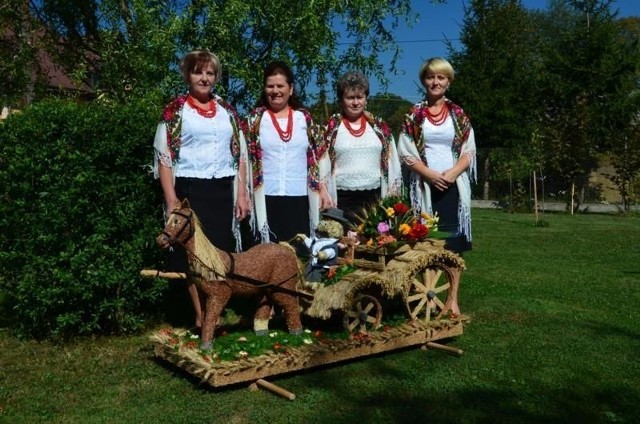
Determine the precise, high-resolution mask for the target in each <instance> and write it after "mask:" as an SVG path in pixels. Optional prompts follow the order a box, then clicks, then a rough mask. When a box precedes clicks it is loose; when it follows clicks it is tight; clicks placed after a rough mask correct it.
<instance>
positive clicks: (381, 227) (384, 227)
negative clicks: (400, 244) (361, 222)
mask: <svg viewBox="0 0 640 424" xmlns="http://www.w3.org/2000/svg"><path fill="white" fill-rule="evenodd" d="M388 232H389V224H387V223H386V222H384V221H383V222H381V223H379V224H378V233H380V234H386V233H388Z"/></svg>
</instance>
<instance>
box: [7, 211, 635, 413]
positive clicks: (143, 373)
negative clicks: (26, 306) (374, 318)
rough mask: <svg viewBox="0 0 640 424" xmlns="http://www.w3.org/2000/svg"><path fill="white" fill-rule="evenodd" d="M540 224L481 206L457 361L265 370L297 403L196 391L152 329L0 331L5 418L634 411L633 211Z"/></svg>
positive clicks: (427, 355)
mask: <svg viewBox="0 0 640 424" xmlns="http://www.w3.org/2000/svg"><path fill="white" fill-rule="evenodd" d="M543 219H544V220H545V221H546V222H548V223H549V226H547V227H536V226H535V225H534V224H535V222H534V218H533V216H531V215H512V214H506V213H504V212H499V211H487V210H474V250H473V251H471V252H469V253H468V254H467V255H466V256H465V259H466V262H467V267H468V270H467V272H466V273H465V274H464V276H463V281H462V286H461V290H460V306H461V308H462V312H464V313H466V314H468V315H470V316H471V319H472V320H471V322H470V323H469V324H468V325H467V326H466V327H465V333H464V334H463V335H462V336H460V337H458V338H456V339H455V340H452V341H451V342H450V343H451V344H452V345H454V346H456V347H458V348H460V349H463V350H464V352H465V353H464V354H463V355H462V356H461V357H454V356H450V355H447V354H445V353H442V352H438V351H427V352H425V351H422V350H420V349H417V348H409V349H403V350H400V351H397V352H393V353H388V354H384V355H379V356H375V357H372V358H366V359H362V360H356V361H351V362H349V363H346V364H338V365H333V366H328V367H325V368H321V369H316V370H311V371H308V372H302V373H294V374H292V375H284V376H279V377H273V378H271V379H270V381H273V382H275V383H277V384H279V385H281V386H282V387H284V388H286V389H287V390H289V391H292V392H294V393H295V394H296V395H297V398H296V400H295V401H293V402H290V401H286V400H283V399H281V398H278V397H276V396H274V395H273V394H270V393H266V392H264V391H259V392H251V391H249V390H247V388H246V385H242V384H240V385H236V386H232V387H227V388H222V389H215V390H214V389H211V388H209V387H207V386H203V385H201V384H199V382H198V381H197V380H195V379H193V378H190V377H189V376H188V375H186V374H184V373H182V372H180V371H179V370H177V369H176V368H174V367H173V366H170V365H167V364H165V363H162V362H158V361H156V360H155V359H154V358H153V356H152V351H151V347H150V344H149V342H148V338H147V335H140V336H134V337H104V338H97V339H84V340H79V341H76V342H73V343H70V344H66V345H52V344H50V343H48V342H42V343H38V342H34V341H20V340H16V339H14V338H12V337H10V336H9V335H7V334H6V332H0V422H7V423H9V422H11V423H13V422H16V423H18V422H20V423H22V422H25V423H32V422H47V423H48V422H56V423H76V422H77V423H79V422H82V423H103V422H104V423H116V422H118V423H120V422H122V423H129V422H131V423H134V422H154V421H155V422H161V423H174V422H175V423H191V422H204V423H254V422H264V423H267V422H272V423H287V422H288V423H331V424H336V423H351V424H352V423H378V422H380V423H417V422H426V423H480V422H482V423H566V422H570V423H572V422H575V423H608V422H623V423H632V422H637V417H638V414H639V413H640V406H638V405H640V387H638V381H640V362H639V361H638V358H637V355H638V352H640V325H639V324H640V308H638V304H640V291H639V285H640V248H639V247H638V241H639V240H640V217H639V216H631V217H619V216H609V215H576V216H569V215H554V214H547V215H544V217H543ZM9 322H10V321H9Z"/></svg>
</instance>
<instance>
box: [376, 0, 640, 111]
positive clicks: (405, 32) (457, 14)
mask: <svg viewBox="0 0 640 424" xmlns="http://www.w3.org/2000/svg"><path fill="white" fill-rule="evenodd" d="M465 4H467V5H468V4H469V0H447V4H432V3H431V1H430V0H412V7H413V10H414V11H415V12H417V13H418V14H419V21H418V23H416V24H415V25H414V26H413V28H406V27H399V28H398V30H397V32H396V40H397V41H398V42H399V44H400V47H401V48H402V56H401V57H400V59H399V61H398V65H397V67H398V70H399V72H401V73H403V74H401V75H399V76H391V78H390V79H391V83H390V84H389V87H388V89H387V90H386V91H387V92H389V93H393V94H396V95H398V96H400V97H403V98H405V99H407V100H409V101H411V102H418V101H420V100H421V97H420V94H419V91H418V87H419V85H420V84H419V80H418V76H417V75H418V71H419V69H420V65H421V64H422V63H423V62H424V60H426V59H428V58H430V57H434V56H440V57H445V58H446V57H447V46H446V44H445V41H444V40H445V39H449V40H451V41H453V42H454V47H455V48H456V49H458V48H459V44H458V45H456V44H455V43H457V39H458V37H459V36H460V30H461V28H462V21H463V18H464V5H465ZM522 4H523V5H524V6H525V7H526V8H528V9H546V8H547V0H523V1H522ZM616 8H617V9H618V10H619V14H618V17H626V16H640V0H616V1H614V2H613V4H612V10H615V9H616ZM370 83H371V90H370V91H371V94H372V95H374V94H378V93H381V92H383V91H384V90H383V89H382V88H381V87H380V84H379V83H378V82H377V81H373V80H372V81H370Z"/></svg>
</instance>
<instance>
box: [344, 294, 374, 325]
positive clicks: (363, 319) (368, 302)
mask: <svg viewBox="0 0 640 424" xmlns="http://www.w3.org/2000/svg"><path fill="white" fill-rule="evenodd" d="M381 321H382V306H381V305H380V302H378V299H376V298H375V297H373V296H369V295H367V294H362V295H360V296H358V297H357V298H356V300H355V302H353V305H352V306H351V309H349V310H348V311H347V312H346V313H345V315H344V327H345V329H346V330H347V331H349V332H354V331H360V332H361V333H366V332H367V331H368V330H375V329H377V328H379V327H380V322H381Z"/></svg>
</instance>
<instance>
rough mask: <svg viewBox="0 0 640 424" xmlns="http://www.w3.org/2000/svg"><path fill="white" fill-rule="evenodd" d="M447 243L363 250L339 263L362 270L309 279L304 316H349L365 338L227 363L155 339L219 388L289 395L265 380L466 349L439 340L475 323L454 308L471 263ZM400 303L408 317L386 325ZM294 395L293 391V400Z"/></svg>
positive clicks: (347, 322)
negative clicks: (425, 349) (423, 350)
mask: <svg viewBox="0 0 640 424" xmlns="http://www.w3.org/2000/svg"><path fill="white" fill-rule="evenodd" d="M443 244H444V242H443V241H441V240H426V241H424V242H420V243H417V244H415V245H413V246H411V247H410V246H408V245H405V246H403V247H401V248H400V249H397V250H396V251H393V252H390V251H386V250H380V249H373V248H367V247H357V248H355V249H352V250H351V251H350V252H348V253H347V254H346V255H345V257H342V258H340V262H339V263H341V264H352V265H354V266H355V267H356V270H355V271H354V272H352V273H350V274H347V275H345V276H344V277H343V278H342V279H341V280H340V281H339V282H337V283H335V284H332V285H329V286H325V285H323V284H320V283H304V284H303V285H302V287H300V288H299V291H300V292H301V294H304V295H305V296H301V297H300V302H301V306H302V310H303V314H304V315H307V316H309V317H311V318H316V319H320V320H324V319H329V318H331V317H332V316H334V315H336V314H341V315H342V316H343V319H344V326H345V329H346V330H347V331H348V332H349V333H352V334H357V335H358V336H357V337H350V338H349V339H348V340H323V341H321V342H319V343H316V344H311V345H304V346H300V347H291V348H288V349H287V352H286V354H283V352H272V353H268V354H263V355H259V356H255V357H246V358H238V359H236V360H233V361H220V360H219V359H217V358H212V357H211V356H209V355H207V354H205V353H203V352H202V351H200V350H199V349H197V348H195V347H194V348H185V347H184V346H176V344H175V333H174V334H173V335H172V334H170V333H168V332H166V331H161V332H158V333H156V334H154V335H152V337H151V340H152V342H153V344H154V354H155V356H157V357H158V358H161V359H163V360H165V361H168V362H170V363H172V364H174V365H176V366H177V367H179V368H181V369H183V370H184V371H186V372H188V373H189V374H192V375H194V376H196V377H198V378H200V379H201V380H202V381H203V382H206V383H207V384H209V385H211V386H213V387H220V386H226V385H231V384H237V383H242V382H248V381H251V382H261V383H262V384H263V385H266V386H265V387H267V388H270V389H272V390H274V391H278V390H280V391H281V392H285V393H288V392H286V391H284V390H282V389H280V388H277V387H275V386H273V385H272V384H270V383H267V382H265V381H264V380H262V379H263V378H265V377H269V376H275V375H280V374H286V373H291V372H294V371H300V370H306V369H310V368H314V367H317V366H321V365H327V364H333V363H338V362H342V361H346V360H350V359H354V358H360V357H366V356H370V355H375V354H379V353H383V352H388V351H393V350H397V349H400V348H405V347H408V346H414V345H423V346H429V347H433V348H440V349H444V350H449V351H451V352H453V353H458V354H460V353H461V351H459V350H458V349H454V348H449V347H447V346H444V345H441V344H438V343H435V342H436V341H438V340H443V339H449V338H451V337H455V336H459V335H461V334H462V333H463V324H464V323H465V322H466V321H467V320H468V318H467V317H466V316H464V315H455V314H450V313H448V312H450V311H449V310H448V305H449V303H450V302H449V301H450V300H451V298H450V297H451V296H457V291H458V287H457V286H454V285H457V283H456V282H455V281H454V278H453V276H452V270H454V269H457V270H460V271H461V270H463V269H464V267H465V265H464V261H463V260H462V259H461V258H460V257H459V256H458V255H456V254H454V253H451V252H449V251H447V250H445V249H444V246H443ZM393 304H395V305H398V304H399V305H401V307H402V308H403V309H404V312H405V314H406V317H407V321H406V322H405V323H403V324H400V325H398V326H394V327H384V328H382V322H383V321H382V315H383V305H384V307H385V308H387V307H389V305H393ZM385 312H386V311H385ZM174 331H175V332H177V333H179V332H180V331H184V330H179V329H178V330H174ZM269 386H271V387H269ZM280 394H283V393H280ZM283 395H285V394H283ZM292 396H293V397H295V396H294V395H292V394H290V393H289V394H288V395H287V397H289V398H290V399H292V398H293V397H292Z"/></svg>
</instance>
